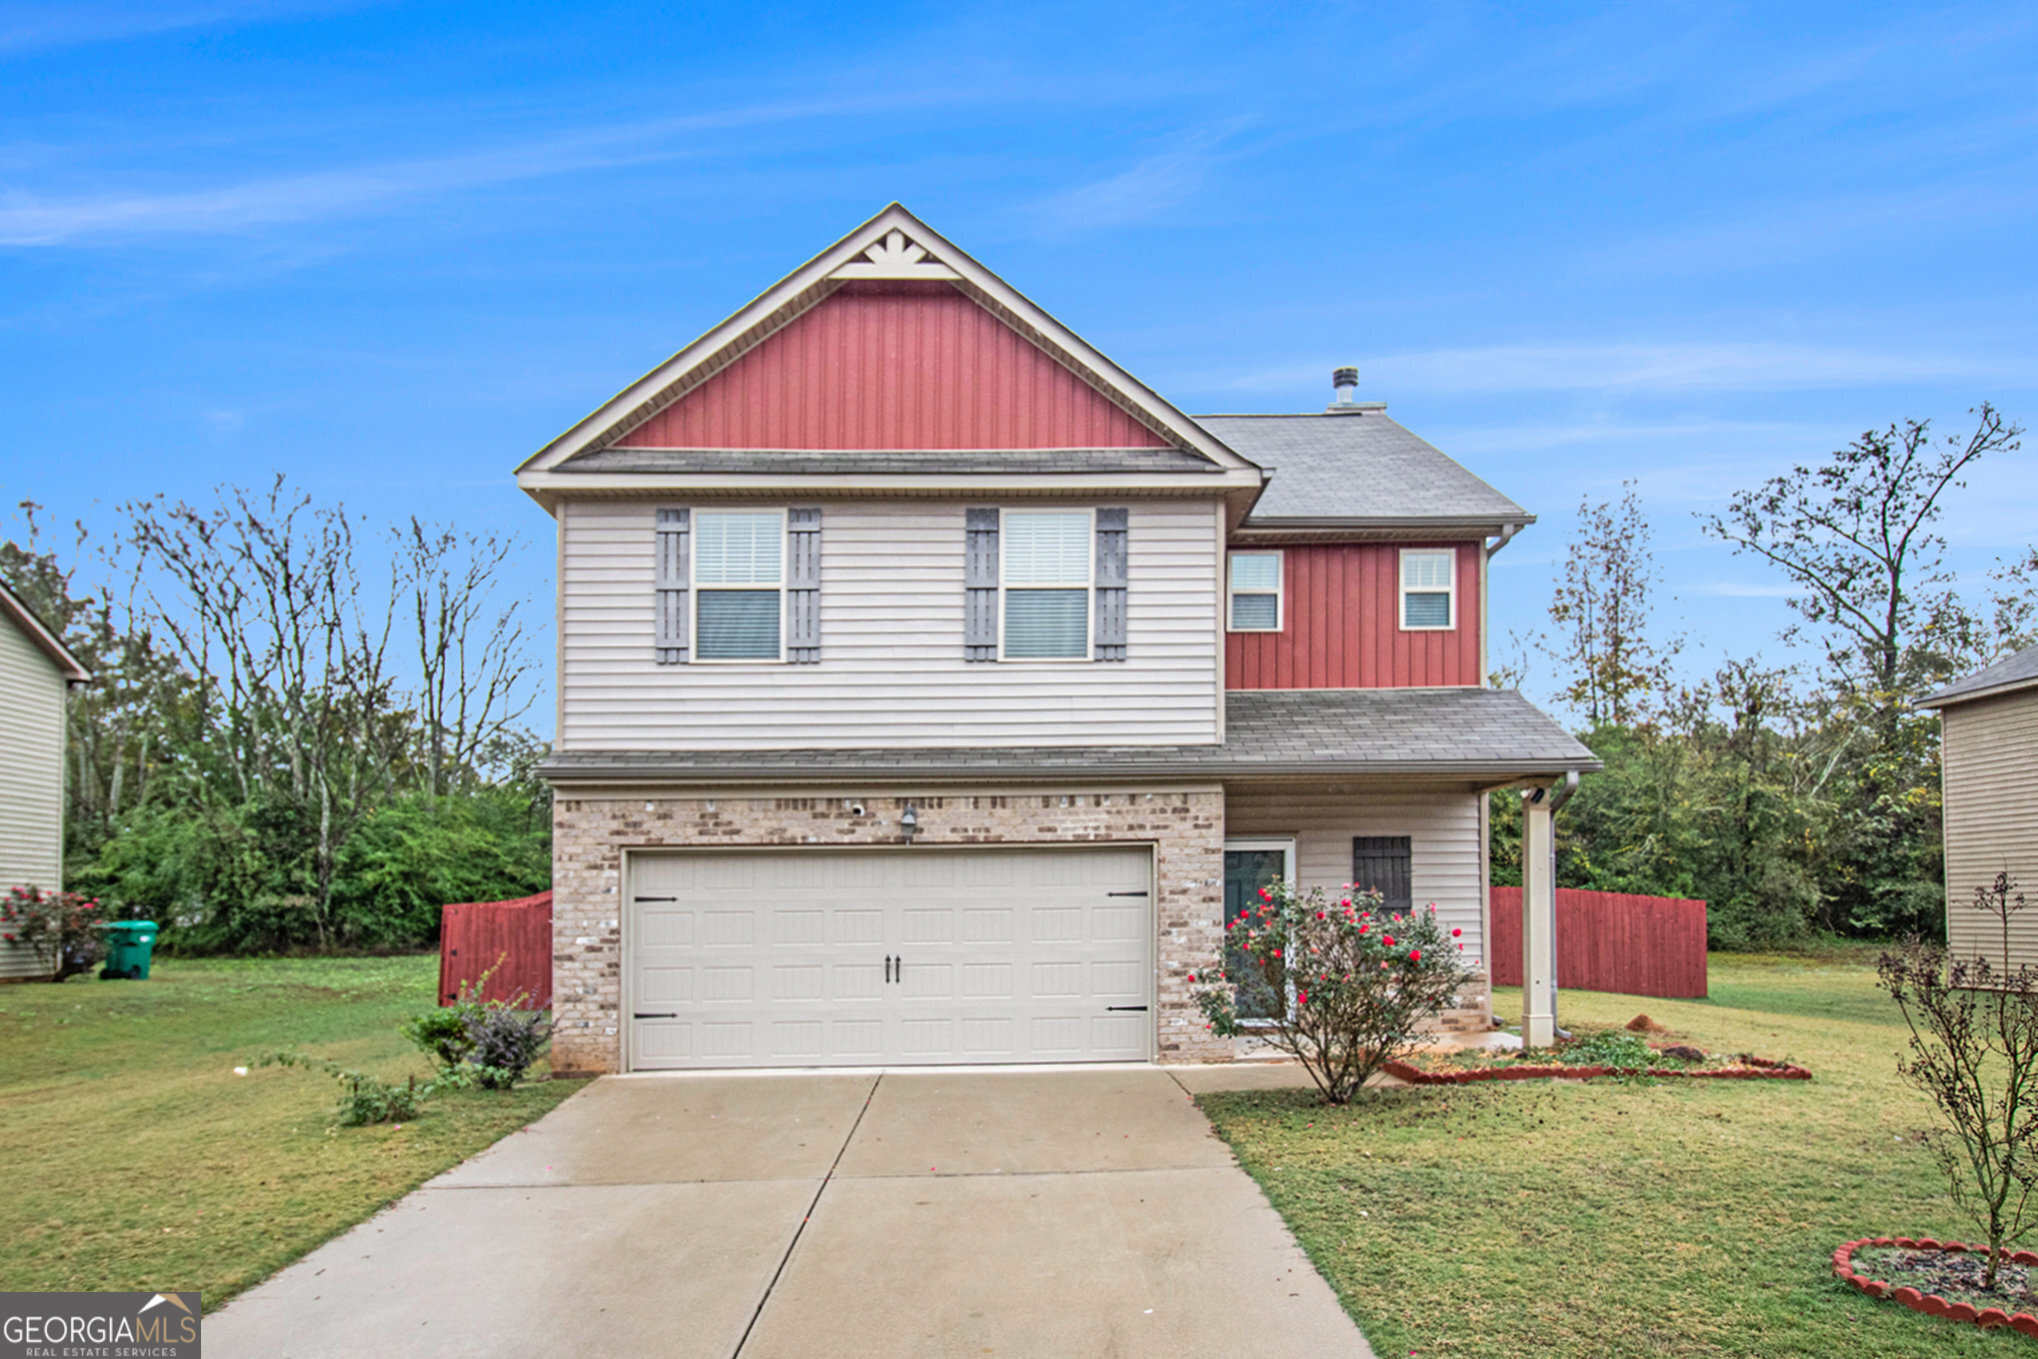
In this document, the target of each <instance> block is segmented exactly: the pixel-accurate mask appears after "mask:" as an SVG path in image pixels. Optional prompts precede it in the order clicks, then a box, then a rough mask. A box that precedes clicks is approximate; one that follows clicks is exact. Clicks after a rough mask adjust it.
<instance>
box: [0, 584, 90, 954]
mask: <svg viewBox="0 0 2038 1359" xmlns="http://www.w3.org/2000/svg"><path fill="white" fill-rule="evenodd" d="M91 678H92V675H91V672H90V671H88V670H86V669H85V667H84V666H82V665H80V664H79V663H78V658H77V657H75V656H73V655H72V654H71V653H70V652H69V651H68V650H66V649H65V647H64V644H63V642H61V641H60V640H58V638H57V635H56V634H55V633H54V632H52V631H50V630H49V629H48V628H47V627H45V626H43V623H42V620H41V619H39V618H37V617H36V616H35V615H34V614H33V613H31V612H29V608H28V606H27V605H26V604H24V603H22V602H21V598H20V597H19V596H18V595H16V594H15V593H14V592H13V591H12V590H10V589H8V588H7V586H6V585H5V584H0V892H5V891H7V890H8V889H9V888H12V887H40V888H43V889H45V890H47V891H57V890H60V889H61V888H62V887H63V885H64V706H65V705H64V695H65V693H66V692H67V691H68V690H69V688H70V686H72V685H74V684H84V683H86V682H88V681H89V680H90V679H91ZM45 971H46V969H45V968H44V966H43V964H42V963H41V962H39V961H38V960H37V959H36V956H35V954H34V953H33V952H31V951H30V950H28V949H27V948H24V947H22V946H20V945H17V944H8V943H5V942H0V979H4V978H12V977H33V976H39V975H41V974H43V973H44V972H45Z"/></svg>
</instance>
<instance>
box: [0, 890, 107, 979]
mask: <svg viewBox="0 0 2038 1359" xmlns="http://www.w3.org/2000/svg"><path fill="white" fill-rule="evenodd" d="M105 923H106V912H105V909H104V908H103V907H101V906H100V904H99V903H98V902H97V901H95V900H93V899H92V898H90V897H86V896H81V895H80V894H78V893H76V892H44V891H41V890H39V889H37V888H34V887H12V888H9V889H8V891H7V896H6V897H5V898H4V899H0V939H4V940H6V941H7V942H8V943H10V944H20V945H23V946H24V947H26V948H28V949H30V950H32V951H33V952H34V954H35V956H36V960H37V961H38V962H40V963H41V964H42V966H43V970H44V971H45V972H47V973H48V974H49V979H50V980H51V981H53V982H60V981H62V980H64V978H66V977H75V976H76V975H78V974H79V973H80V972H87V971H90V970H91V968H92V966H93V964H95V963H97V962H98V961H99V960H100V959H101V958H103V957H105V956H106V932H105V929H104V928H103V927H104V925H105Z"/></svg>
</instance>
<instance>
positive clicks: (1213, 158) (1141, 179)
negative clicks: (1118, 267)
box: [1032, 121, 1244, 232]
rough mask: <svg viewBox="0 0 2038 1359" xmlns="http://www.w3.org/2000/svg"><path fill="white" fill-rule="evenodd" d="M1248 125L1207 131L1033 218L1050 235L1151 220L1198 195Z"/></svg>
mask: <svg viewBox="0 0 2038 1359" xmlns="http://www.w3.org/2000/svg"><path fill="white" fill-rule="evenodd" d="M1243 126H1244V123H1243V122H1242V121H1233V122H1229V123H1224V124H1220V125H1218V126H1215V127H1208V128H1203V129H1201V130H1199V131H1197V132H1195V133H1193V134H1191V135H1190V136H1188V137H1186V138H1183V139H1182V140H1181V141H1179V142H1177V143H1176V144H1175V145H1173V146H1170V147H1168V148H1167V149H1166V150H1163V151H1158V152H1155V153H1154V154H1153V155H1150V156H1148V157H1146V158H1145V159H1144V160H1141V161H1138V162H1136V163H1135V164H1133V165H1131V166H1129V167H1127V168H1126V169H1124V170H1121V171H1119V172H1118V173H1117V174H1114V175H1110V176H1108V177H1106V178H1104V179H1099V180H1094V181H1092V182H1091V183H1088V184H1082V185H1078V186H1077V187H1075V188H1072V189H1064V190H1062V191H1061V192H1060V193H1056V194H1052V195H1050V196H1049V197H1046V198H1043V199H1041V200H1039V201H1038V202H1036V203H1035V204H1034V205H1033V207H1032V215H1033V217H1034V219H1035V221H1036V222H1037V223H1039V225H1040V226H1041V227H1042V228H1043V229H1045V230H1048V231H1050V232H1063V231H1073V230H1082V229H1085V228H1089V227H1108V226H1123V225H1125V224H1126V223H1129V222H1143V221H1148V220H1150V219H1152V218H1153V217H1155V216H1157V215H1159V214H1162V213H1165V212H1168V211H1169V210H1171V209H1173V208H1177V207H1179V206H1181V205H1182V204H1183V203H1184V202H1186V201H1187V200H1188V199H1189V198H1191V197H1192V196H1193V195H1195V193H1196V192H1197V191H1198V190H1200V189H1201V188H1202V187H1203V185H1204V184H1205V183H1206V182H1207V181H1208V179H1209V176H1210V170H1211V167H1212V166H1213V165H1215V164H1216V163H1217V162H1218V161H1219V160H1220V159H1222V158H1223V157H1224V155H1225V153H1224V152H1223V151H1222V150H1221V148H1222V146H1223V145H1224V143H1225V142H1226V141H1228V140H1229V139H1230V138H1232V137H1233V136H1235V135H1236V134H1237V133H1238V132H1239V131H1240V130H1241V128H1242V127H1243Z"/></svg>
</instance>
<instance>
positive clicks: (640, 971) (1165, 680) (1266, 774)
mask: <svg viewBox="0 0 2038 1359" xmlns="http://www.w3.org/2000/svg"><path fill="white" fill-rule="evenodd" d="M1355 381H1356V375H1355V374H1350V373H1347V372H1344V371H1341V372H1340V374H1339V381H1338V404H1337V405H1335V406H1333V407H1331V408H1330V409H1329V410H1328V411H1326V412H1324V413H1321V414H1310V415H1289V416H1280V415H1275V416H1254V415H1224V416H1204V417H1200V418H1191V417H1190V416H1188V415H1185V414H1183V413H1182V412H1181V411H1179V410H1177V409H1176V408H1175V407H1174V406H1172V405H1170V404H1169V403H1168V402H1167V401H1166V400H1165V399H1164V398H1163V397H1161V396H1160V395H1159V394H1157V393H1155V392H1154V391H1153V390H1152V389H1150V388H1148V387H1147V386H1146V385H1144V384H1143V383H1141V382H1139V381H1138V380H1137V379H1135V378H1134V377H1132V376H1131V375H1130V374H1128V373H1126V372H1125V371H1124V370H1123V369H1121V368H1119V367H1118V366H1117V365H1116V364H1114V363H1112V362H1111V361H1110V360H1109V359H1107V358H1105V357H1104V356H1103V355H1102V354H1100V353H1098V352H1097V351H1096V350H1095V349H1093V348H1091V347H1090V346H1089V345H1088V344H1087V343H1085V342H1084V341H1083V340H1082V339H1081V338H1080V337H1078V336H1076V335H1074V334H1072V333H1071V332H1070V331H1069V330H1067V329H1066V328H1065V327H1063V326H1062V325H1061V324H1060V323H1058V322H1057V321H1055V319H1054V318H1053V317H1051V316H1049V315H1048V314H1047V313H1046V312H1044V311H1042V310H1041V309H1040V308H1039V307H1037V306H1035V305H1034V304H1033V303H1032V302H1030V301H1028V300H1027V299H1026V298H1025V297H1023V296H1021V295H1020V294H1019V293H1018V292H1017V291H1015V290H1014V289H1013V288H1012V287H1011V286H1010V285H1008V284H1006V283H1005V282H1004V281H1003V280H1001V279H999V278H998V277H996V276H995V275H993V274H991V273H990V272H989V271H988V270H986V269H985V268H984V267H983V266H982V265H980V264H978V263H977V262H976V261H975V260H974V259H972V258H970V257H969V256H968V255H966V254H964V253H963V252H962V251H961V250H959V249H957V248H956V247H955V246H953V245H952V244H950V243H949V242H948V241H946V240H944V239H943V238H942V237H941V236H939V235H937V234H936V233H935V232H933V231H931V230H930V229H929V228H928V227H926V226H925V225H924V224H923V223H921V222H920V221H919V220H918V219H916V218H915V217H913V216H912V215H911V214H910V213H908V212H906V211H905V210H904V209H903V208H900V207H898V206H897V205H894V206H892V207H890V208H888V209H886V210H885V211H884V212H882V213H880V214H878V216H876V217H875V218H873V219H872V220H871V221H869V222H867V223H865V224H864V225H863V226H861V227H859V228H857V229H856V230H855V231H853V232H851V233H850V234H849V235H848V236H846V237H844V238H843V239H842V240H841V241H839V242H837V243H836V244H834V245H832V246H830V247H829V248H828V249H826V250H825V251H823V252H822V253H821V254H820V255H818V256H816V257H815V258H814V259H812V260H811V261H809V262H808V263H806V264H805V265H802V266H801V267H800V268H799V269H798V270H796V271H795V272H794V273H792V274H791V275H789V276H788V277H786V278H785V279H783V280H782V281H781V282H779V283H778V284H776V285H775V286H773V287H772V288H771V289H770V290H769V291H767V292H766V293H764V294H763V295H762V296H761V297H759V298H758V299H757V300H756V301H754V302H752V303H751V304H750V305H748V306H747V307H745V308H743V309H742V310H741V311H739V312H737V313H736V315H734V316H732V317H731V318H729V319H728V320H726V321H724V322H723V323H722V324H720V325H718V326H716V327H715V328H714V329H712V330H710V331H709V332H708V333H707V334H706V335H704V336H702V337H701V338H700V339H699V340H697V341H695V342H694V343H693V344H691V345H689V346H687V347H686V348H685V349H683V350H681V351H680V352H679V353H678V354H676V355H675V356H673V357H672V358H671V359H669V360H668V361H666V362H665V363H663V364H661V365H660V366H659V367H657V368H656V369H654V370H652V371H651V372H650V373H649V374H647V375H646V376H644V377H643V378H641V379H639V380H638V381H636V382H634V383H632V384H631V385H630V386H628V387H627V388H625V389H624V390H623V391H622V393H621V394H620V395H618V396H616V397H615V398H614V399H612V400H611V401H609V402H608V403H607V404H606V405H604V406H603V407H601V409H599V410H598V411H596V412H595V413H594V414H592V415H590V416H589V417H587V418H586V419H585V420H583V421H581V422H580V423H579V424H577V425H575V426H574V427H573V428H572V429H571V430H569V431H567V432H566V433H565V434H563V435H561V436H560V437H559V438H558V439H555V440H554V441H553V442H552V443H551V444H549V445H547V446H546V447H545V448H544V449H543V450H542V451H540V452H539V453H538V454H537V455H535V456H534V457H532V458H531V459H530V460H529V461H527V462H526V463H525V464H524V465H523V466H522V467H521V468H520V469H519V470H518V473H517V480H518V484H519V485H520V486H522V487H523V488H524V490H525V491H527V492H528V493H529V494H530V495H531V496H533V497H534V498H535V499H536V500H537V501H538V502H539V503H540V504H541V505H543V506H544V507H545V508H546V509H547V510H548V511H550V512H551V514H552V515H553V516H554V518H555V519H556V520H557V523H558V569H559V601H558V622H559V658H558V705H559V706H558V728H557V740H556V743H555V746H554V753H553V755H552V757H551V759H550V760H549V761H548V762H547V763H546V765H545V766H544V770H543V772H544V774H545V776H546V777H547V778H548V779H550V780H551V782H552V784H553V786H554V788H555V790H556V794H557V798H556V802H555V808H556V810H555V823H554V824H555V830H556V841H555V848H554V875H553V886H554V893H555V896H554V919H555V931H556V933H555V942H556V951H555V955H554V956H555V961H554V983H553V985H554V989H553V997H554V1006H555V1013H556V1015H557V1018H558V1020H559V1029H558V1032H557V1036H556V1038H555V1048H554V1052H555V1055H554V1061H555V1062H556V1063H557V1064H558V1065H559V1066H560V1067H561V1069H565V1070H577V1071H615V1070H645V1069H654V1068H664V1067H741V1066H809V1065H828V1064H849V1065H876V1064H901V1063H981V1062H1060V1061H1097V1060H1134V1061H1147V1060H1163V1061H1222V1060H1228V1059H1229V1058H1230V1057H1231V1056H1232V1055H1233V1054H1234V1048H1233V1045H1232V1044H1231V1043H1230V1042H1228V1041H1225V1040H1221V1039H1219V1038H1217V1037H1215V1036H1213V1035H1212V1034H1211V1033H1210V1032H1209V1031H1208V1029H1207V1028H1206V1026H1205V1023H1204V1020H1203V1018H1202V1016H1201V1014H1200V1013H1199V1012H1198V1010H1197V1009H1196V1006H1195V1004H1194V1001H1193V998H1192V995H1191V992H1192V984H1191V982H1190V980H1189V977H1190V975H1191V974H1192V973H1194V972H1196V971H1197V970H1199V969H1203V968H1207V967H1209V966H1210V965H1211V964H1212V962H1213V961H1214V960H1215V959H1216V958H1217V956H1218V953H1219V950H1220V946H1221V944H1220V941H1221V938H1222V935H1223V924H1224V920H1225V917H1226V916H1227V914H1229V913H1231V912H1233V911H1235V910H1236V909H1237V908H1238V906H1239V904H1240V903H1241V902H1242V901H1243V900H1245V899H1247V898H1248V897H1250V896H1251V895H1252V893H1253V892H1254V891H1255V890H1256V889H1257V888H1258V887H1259V886H1260V885H1261V884H1263V883H1264V882H1266V881H1267V880H1268V878H1269V877H1271V876H1273V875H1274V874H1286V875H1291V876H1294V877H1296V878H1298V879H1299V880H1300V881H1301V882H1302V883H1304V884H1323V885H1325V886H1328V887H1333V888H1335V887H1337V886H1338V885H1340V884H1343V883H1347V882H1352V881H1357V882H1360V883H1362V884H1365V885H1369V886H1374V887H1377V888H1379V889H1380V890H1381V891H1382V892H1383V893H1384V894H1385V895H1386V897H1387V899H1388V901H1389V903H1390V904H1392V905H1394V906H1396V907H1398V908H1400V909H1410V908H1419V907H1422V906H1425V905H1427V904H1429V903H1432V902H1433V903H1435V904H1436V907H1437V909H1438V911H1439V912H1440V913H1441V914H1442V915H1443V916H1444V917H1445V919H1446V921H1447V922H1448V923H1449V924H1450V925H1451V926H1454V927H1456V928H1459V929H1462V930H1463V931H1464V935H1463V938H1464V940H1465V942H1466V943H1467V946H1468V950H1469V952H1470V954H1471V955H1472V956H1474V957H1477V956H1479V954H1480V952H1481V950H1482V949H1483V942H1482V941H1483V940H1484V938H1485V935H1486V909H1487V908H1486V903H1487V854H1486V834H1485V808H1486V798H1485V793H1486V792H1487V791H1488V790H1490V789H1494V788H1498V787H1507V786H1512V785H1523V786H1525V787H1532V788H1533V789H1534V790H1535V796H1536V797H1537V800H1536V801H1535V802H1533V803H1530V802H1529V800H1528V798H1527V797H1525V798H1524V805H1525V807H1526V809H1527V816H1526V835H1527V837H1528V846H1529V850H1528V853H1527V854H1526V855H1525V858H1526V859H1527V860H1528V861H1529V862H1530V865H1531V869H1530V873H1529V878H1530V883H1529V890H1528V891H1527V892H1526V893H1525V897H1526V898H1527V899H1528V901H1529V902H1530V906H1529V907H1528V908H1527V909H1526V910H1525V915H1526V916H1527V917H1529V921H1530V923H1529V929H1528V932H1527V933H1528V938H1529V940H1530V944H1529V946H1528V951H1529V952H1531V953H1533V954H1534V956H1535V957H1536V958H1537V959H1540V960H1541V963H1540V965H1539V966H1537V967H1535V968H1532V975H1534V976H1535V977H1536V978H1537V985H1536V986H1535V987H1533V988H1531V999H1530V1003H1529V1007H1528V1008H1529V1010H1530V1016H1529V1018H1530V1024H1531V1033H1532V1035H1540V1036H1541V1037H1542V1038H1543V1039H1544V1041H1547V1038H1548V1032H1549V1028H1550V1022H1551V1021H1550V1014H1549V1007H1550V999H1551V998H1550V987H1549V985H1548V980H1547V979H1548V976H1549V974H1550V972H1551V970H1552V968H1551V966H1550V963H1551V961H1552V960H1553V956H1554V955H1553V952H1552V949H1551V946H1550V938H1551V932H1552V930H1553V928H1554V925H1553V920H1554V914H1553V908H1552V905H1551V902H1552V897H1551V893H1550V885H1549V882H1548V877H1547V873H1548V862H1549V860H1548V845H1549V829H1550V826H1549V822H1550V816H1549V812H1550V808H1551V806H1552V804H1553V803H1554V802H1555V801H1557V800H1558V799H1556V798H1549V799H1542V798H1541V797H1540V794H1541V792H1542V790H1543V789H1545V788H1547V787H1550V786H1558V785H1563V784H1564V783H1565V782H1566V779H1567V776H1572V775H1575V773H1576V772H1577V771H1581V770H1589V769H1596V768H1597V767H1598V765H1597V763H1596V762H1595V761H1594V760H1593V757H1592V754H1591V752H1590V751H1588V750H1586V749H1585V748H1584V747H1582V746H1581V745H1579V744H1578V743H1577V742H1576V741H1575V740H1573V739H1572V738H1571V737H1570V736H1569V735H1567V734H1566V733H1565V732H1564V731H1563V730H1562V729H1561V728H1560V727H1559V726H1558V725H1557V724H1556V723H1555V722H1553V721H1551V720H1550V719H1549V718H1548V717H1546V716H1544V715H1543V714H1542V713H1540V712H1538V711H1537V710H1536V709H1535V708H1534V707H1532V706H1531V705H1530V704H1529V703H1528V702H1527V701H1526V700H1524V699H1523V698H1522V697H1521V695H1520V694H1518V693H1514V692H1511V691H1501V690H1494V689H1490V688H1487V687H1485V651H1486V568H1487V560H1488V558H1489V557H1490V556H1491V555H1492V553H1493V552H1494V551H1496V550H1498V548H1500V547H1501V546H1502V545H1504V544H1505V543H1506V542H1507V541H1508V539H1510V538H1511V537H1512V536H1513V535H1514V534H1515V533H1516V532H1517V531H1519V530H1520V529H1521V528H1522V527H1524V526H1525V525H1527V524H1529V523H1530V522H1532V518H1533V517H1532V516H1531V515H1529V514H1527V513H1526V512H1525V511H1523V510H1522V508H1521V507H1520V506H1518V505H1516V504H1515V503H1514V502H1513V501H1511V500H1509V499H1508V498H1507V497H1506V496H1504V495H1502V494H1500V493H1499V492H1498V491H1496V490H1494V489H1493V488H1492V487H1490V486H1488V485H1486V484H1485V483H1484V482H1482V481H1480V480H1479V479H1478V478H1477V477H1475V476H1473V475H1472V474H1471V473H1470V472H1468V471H1466V470H1465V469H1464V468H1462V467H1460V466H1459V465H1458V464H1457V463H1455V462H1453V461H1451V459H1449V458H1448V457H1446V456H1444V454H1442V453H1440V452H1439V451H1437V450H1436V449H1435V448H1433V447H1431V446H1430V445H1429V444H1427V443H1425V442H1424V441H1423V440H1422V439H1420V438H1418V437H1416V436H1415V435H1414V434H1411V433H1410V432H1409V431H1407V430H1406V429H1403V428H1402V427H1401V426H1400V425H1398V424H1396V423H1394V422H1393V421H1392V420H1390V419H1389V418H1388V417H1387V415H1386V413H1385V408H1384V407H1382V406H1380V405H1377V404H1362V403H1355V402H1353V401H1352V400H1351V399H1350V396H1351V394H1350V387H1351V384H1352V383H1353V382H1355ZM1536 950H1540V952H1536ZM1489 1015H1490V1005H1489V992H1488V990H1487V988H1486V986H1485V984H1484V982H1483V980H1482V982H1481V983H1480V984H1479V985H1478V986H1477V987H1475V988H1472V990H1470V991H1468V993H1467V994H1466V995H1465V996H1464V997H1463V1008H1462V1009H1461V1010H1460V1011H1458V1012H1457V1013H1455V1014H1453V1015H1451V1016H1448V1017H1447V1018H1448V1020H1449V1021H1450V1022H1452V1023H1455V1024H1458V1025H1461V1026H1469V1025H1477V1026H1480V1027H1484V1026H1485V1025H1486V1024H1487V1023H1488V1022H1489Z"/></svg>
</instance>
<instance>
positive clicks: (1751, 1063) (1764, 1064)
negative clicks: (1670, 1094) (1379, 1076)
mask: <svg viewBox="0 0 2038 1359" xmlns="http://www.w3.org/2000/svg"><path fill="white" fill-rule="evenodd" d="M1382 1069H1383V1070H1385V1071H1386V1072H1387V1074H1388V1075H1390V1076H1394V1077H1396V1078H1397V1079H1400V1080H1404V1081H1407V1082H1408V1083H1409V1084H1410V1085H1466V1084H1470V1083H1471V1082H1473V1081H1546V1080H1559V1081H1589V1080H1592V1079H1593V1078H1594V1077H1599V1076H1627V1077H1634V1076H1648V1077H1654V1078H1661V1079H1667V1080H1716V1081H1808V1080H1810V1079H1811V1078H1812V1073H1811V1072H1809V1071H1807V1070H1805V1068H1803V1067H1801V1066H1795V1065H1793V1064H1791V1063H1789V1062H1773V1061H1770V1060H1769V1059H1767V1058H1764V1057H1756V1056H1753V1055H1751V1054H1748V1053H1743V1054H1741V1055H1740V1056H1738V1057H1735V1058H1732V1059H1731V1060H1727V1061H1724V1062H1721V1063H1719V1064H1717V1065H1709V1066H1706V1065H1677V1066H1648V1067H1616V1066H1571V1065H1566V1064H1563V1063H1560V1062H1526V1061H1520V1060H1516V1059H1513V1058H1511V1057H1508V1056H1506V1055H1497V1056H1495V1055H1486V1054H1484V1053H1481V1054H1479V1055H1476V1056H1475V1055H1472V1054H1466V1053H1453V1054H1448V1055H1441V1054H1418V1055H1417V1057H1416V1058H1415V1060H1414V1061H1392V1062H1389V1063H1387V1065H1386V1066H1385V1067H1384V1068H1382Z"/></svg>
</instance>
